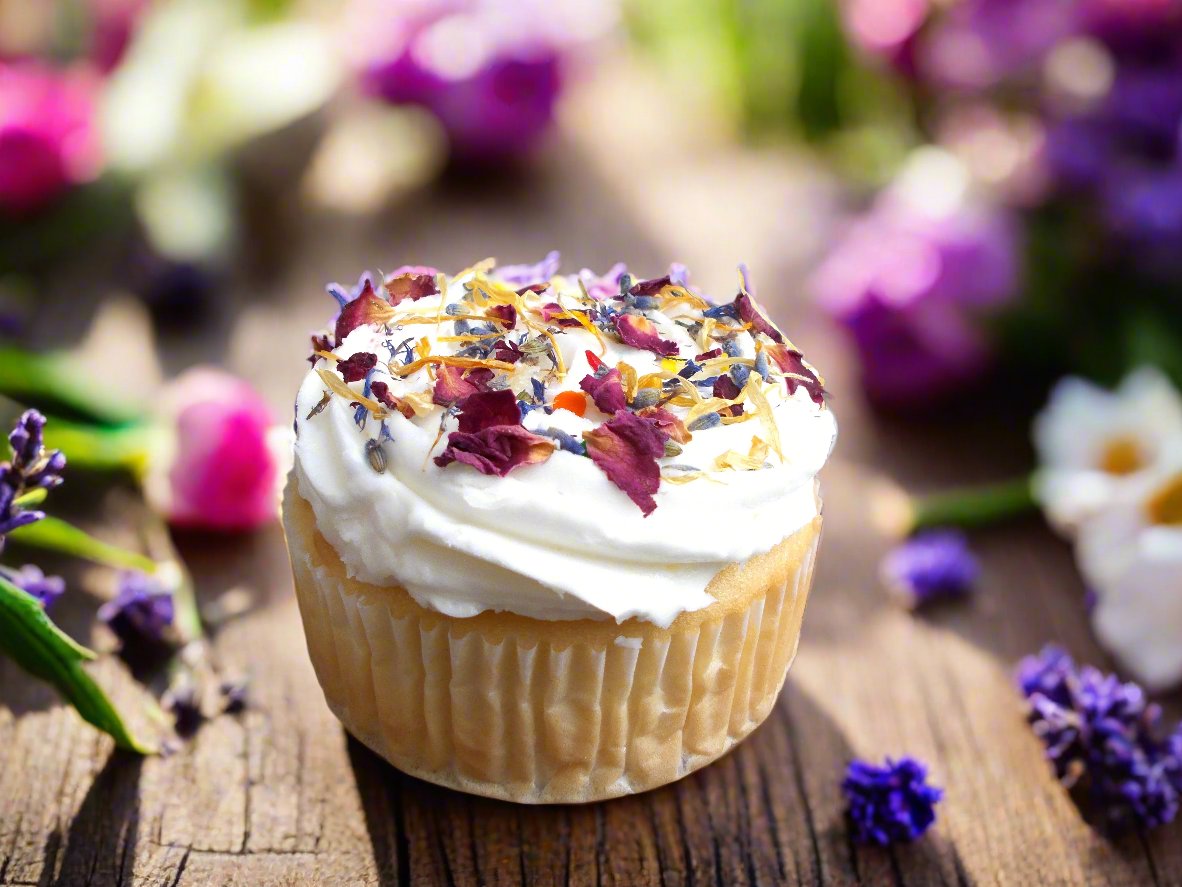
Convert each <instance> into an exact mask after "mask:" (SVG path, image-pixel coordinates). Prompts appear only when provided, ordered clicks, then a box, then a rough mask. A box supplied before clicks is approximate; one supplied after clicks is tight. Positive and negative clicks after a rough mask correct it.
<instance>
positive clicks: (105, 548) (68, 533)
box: [8, 517, 157, 573]
mask: <svg viewBox="0 0 1182 887" xmlns="http://www.w3.org/2000/svg"><path fill="white" fill-rule="evenodd" d="M8 538H9V540H10V541H12V542H15V543H19V544H21V545H28V546H30V547H32V548H41V549H45V550H48V551H57V552H60V553H62V554H69V555H73V556H74V557H80V558H82V559H83V560H88V561H93V562H94V563H96V564H102V565H104V566H108V567H116V568H118V569H121V570H139V571H141V572H143V573H155V572H156V570H157V565H156V562H155V561H154V560H152V559H151V558H150V557H146V556H144V555H142V554H139V553H138V552H134V551H127V550H126V549H123V548H118V547H116V546H114V545H109V544H107V543H106V542H103V541H102V540H100V539H96V538H94V537H93V536H91V535H90V534H89V533H87V532H85V531H84V530H80V529H79V528H78V527H75V526H74V525H73V524H68V523H66V522H65V521H64V520H61V519H60V518H56V517H46V518H43V519H42V520H39V521H37V523H35V524H29V525H28V526H25V527H21V528H20V529H17V530H13V531H12V532H11V533H10V534H9V535H8Z"/></svg>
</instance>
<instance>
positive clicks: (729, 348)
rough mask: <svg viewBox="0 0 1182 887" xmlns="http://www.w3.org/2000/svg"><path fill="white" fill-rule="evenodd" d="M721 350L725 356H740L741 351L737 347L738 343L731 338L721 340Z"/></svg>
mask: <svg viewBox="0 0 1182 887" xmlns="http://www.w3.org/2000/svg"><path fill="white" fill-rule="evenodd" d="M722 352H723V354H725V355H726V356H727V357H742V356H743V352H742V351H741V350H740V348H739V343H738V342H736V341H735V340H734V339H733V338H731V339H723V340H722Z"/></svg>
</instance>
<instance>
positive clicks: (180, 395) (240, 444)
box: [146, 367, 279, 532]
mask: <svg viewBox="0 0 1182 887" xmlns="http://www.w3.org/2000/svg"><path fill="white" fill-rule="evenodd" d="M165 400H166V402H167V403H168V407H169V409H168V413H169V417H170V418H171V419H173V421H175V426H174V429H173V434H172V435H171V441H172V447H173V449H172V451H171V453H170V455H169V457H168V458H164V459H157V460H155V464H154V465H153V467H152V469H151V471H150V472H149V476H148V481H147V484H146V489H147V493H148V498H149V501H150V502H151V503H152V505H153V507H155V508H156V509H157V510H158V511H159V512H160V513H161V514H163V515H164V516H165V517H166V518H167V519H168V520H169V522H170V523H172V524H174V525H177V526H184V527H193V528H199V529H204V530H216V531H222V532H234V531H243V530H252V529H255V528H256V527H259V526H261V525H263V524H265V523H267V522H269V521H271V520H273V519H274V518H275V516H276V514H277V512H278V493H277V485H278V481H279V477H278V475H279V470H278V466H277V461H276V456H275V454H274V453H273V452H272V451H271V449H270V448H269V447H268V441H267V432H268V430H269V429H270V427H271V424H272V416H271V411H270V410H269V409H268V408H267V405H266V404H265V403H264V402H263V400H262V398H261V397H260V396H259V394H258V392H256V391H255V390H254V389H253V388H252V387H251V386H250V385H249V384H247V383H246V382H244V381H242V380H241V379H238V378H235V377H234V376H231V375H229V374H228V373H224V372H222V371H220V370H215V369H212V368H205V367H202V368H198V369H193V370H189V371H188V372H187V373H185V374H184V375H182V376H181V377H180V378H178V379H177V380H176V381H175V382H174V383H173V384H172V386H171V388H170V390H169V391H168V392H167V394H166V396H165Z"/></svg>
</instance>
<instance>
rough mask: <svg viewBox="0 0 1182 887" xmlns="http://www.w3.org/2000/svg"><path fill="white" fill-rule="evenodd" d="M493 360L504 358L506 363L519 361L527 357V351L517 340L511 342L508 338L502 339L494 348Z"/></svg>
mask: <svg viewBox="0 0 1182 887" xmlns="http://www.w3.org/2000/svg"><path fill="white" fill-rule="evenodd" d="M492 356H493V360H503V361H504V362H505V363H517V361H519V360H521V358H523V357H525V352H524V351H522V350H521V347H520V346H519V345H518V344H517V343H516V342H510V341H509V340H508V339H501V340H500V341H498V342H497V343H496V344H495V345H493V350H492Z"/></svg>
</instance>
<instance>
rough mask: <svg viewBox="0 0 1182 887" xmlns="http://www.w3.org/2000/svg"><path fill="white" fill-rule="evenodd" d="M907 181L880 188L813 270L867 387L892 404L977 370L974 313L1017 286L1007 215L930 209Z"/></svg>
mask: <svg viewBox="0 0 1182 887" xmlns="http://www.w3.org/2000/svg"><path fill="white" fill-rule="evenodd" d="M929 159H931V158H927V159H925V160H923V161H922V162H923V163H925V164H926V163H927V160H929ZM906 178H912V179H913V177H911V176H907V177H906ZM909 187H911V185H910V184H909V183H907V182H905V181H902V180H901V182H900V183H899V185H898V186H897V189H898V190H899V191H900V192H902V193H899V194H896V193H893V192H892V191H888V192H886V193H885V194H883V195H882V196H881V197H880V198H879V200H878V201H877V202H876V203H875V205H874V206H873V207H872V209H871V210H870V212H869V213H867V214H866V215H865V216H864V217H863V218H861V219H859V220H857V221H856V222H855V223H854V224H853V226H852V227H851V228H850V229H849V231H848V232H847V234H846V236H845V237H844V238H843V239H841V240H840V241H839V242H838V244H837V245H836V247H835V248H834V249H833V250H832V251H831V252H830V253H829V254H828V256H826V257H825V259H824V261H823V263H822V264H821V265H820V267H819V268H818V270H817V272H816V274H815V276H814V278H813V289H814V291H815V293H816V295H817V298H818V300H819V301H820V303H821V305H822V307H823V308H824V309H825V310H826V311H827V312H828V313H829V314H830V316H831V317H833V318H834V319H835V320H836V321H837V322H838V323H839V324H840V325H841V326H843V327H844V328H845V331H846V333H847V335H848V336H849V337H850V339H851V340H852V341H853V343H854V344H855V346H856V347H857V349H858V354H859V358H860V364H861V372H862V383H863V386H864V388H865V389H866V392H867V394H868V395H869V396H870V397H871V399H873V400H874V401H876V402H877V403H879V404H882V405H885V406H891V407H902V406H907V407H922V406H926V405H930V404H931V403H933V402H937V401H940V400H942V399H945V398H947V397H948V396H949V395H951V394H954V393H957V392H959V391H961V390H963V389H964V388H966V387H968V386H970V385H971V384H972V383H974V382H975V381H977V380H978V379H980V378H981V377H982V376H983V375H984V373H985V372H986V370H988V369H989V366H990V363H991V357H992V351H991V347H990V343H989V340H988V339H987V337H986V335H985V333H984V331H983V330H982V329H981V327H980V323H979V319H980V317H981V316H983V315H987V314H990V313H992V312H994V311H996V310H998V309H999V308H1001V307H1002V306H1004V305H1005V304H1006V303H1008V302H1009V301H1010V300H1011V299H1013V297H1014V296H1015V295H1016V293H1017V286H1018V244H1017V239H1016V237H1015V235H1014V231H1013V229H1012V228H1011V226H1010V223H1009V219H1008V217H1007V216H1005V215H1004V214H1002V213H1001V212H1000V211H996V210H992V209H990V208H987V207H984V206H973V205H967V204H963V203H962V204H960V205H957V206H954V207H951V208H944V209H942V210H940V211H933V210H931V209H927V208H923V207H921V206H920V205H917V204H916V203H915V202H913V201H912V199H911V198H910V197H909V196H908V195H907V194H906V193H905V192H906V189H907V188H909ZM953 187H955V186H953Z"/></svg>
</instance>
